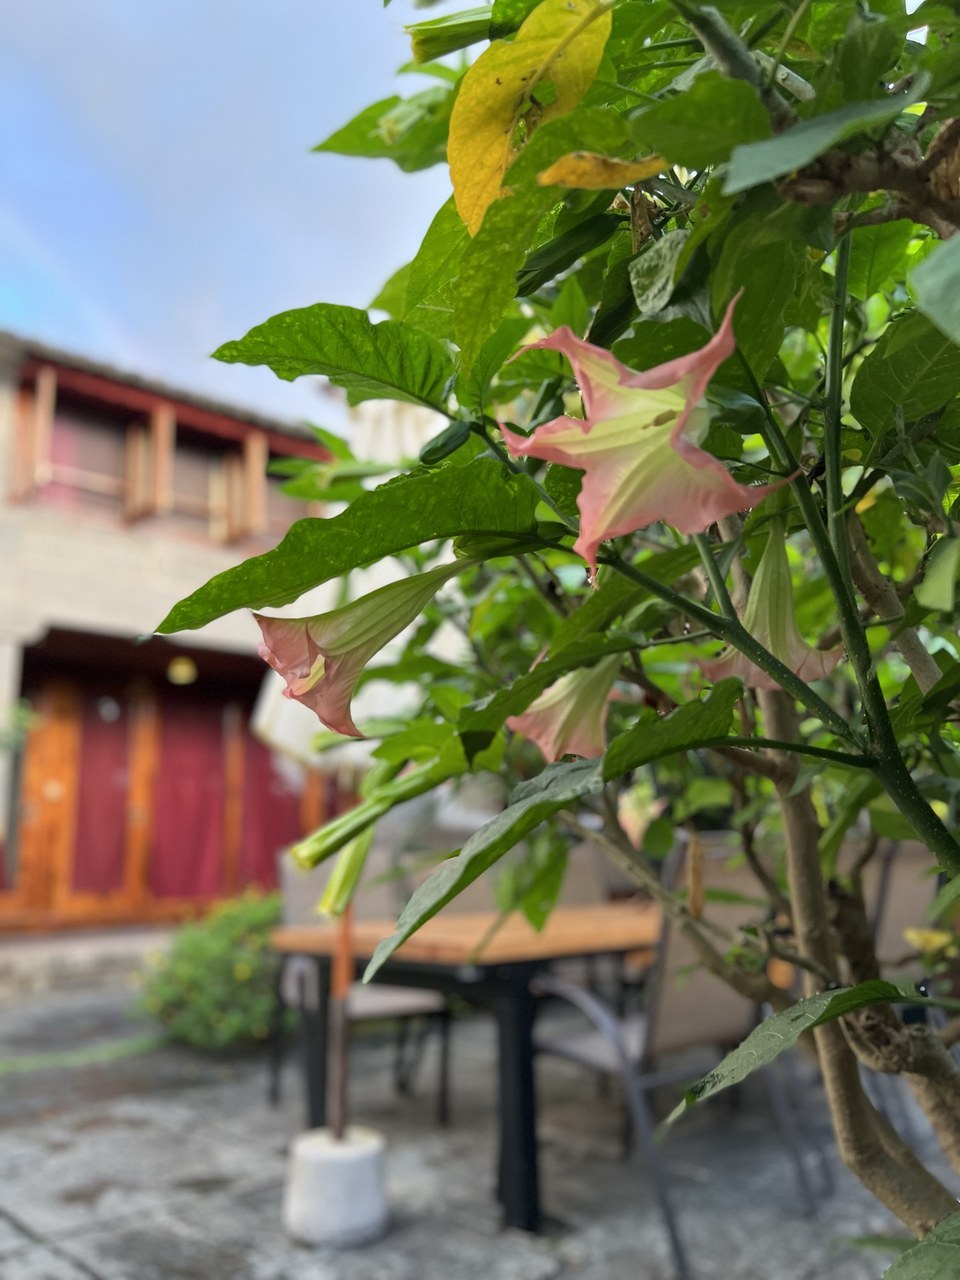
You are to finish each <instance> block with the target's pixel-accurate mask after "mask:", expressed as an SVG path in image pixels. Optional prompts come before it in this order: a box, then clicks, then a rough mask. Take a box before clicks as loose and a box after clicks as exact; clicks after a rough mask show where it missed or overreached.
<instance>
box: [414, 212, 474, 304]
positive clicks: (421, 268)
mask: <svg viewBox="0 0 960 1280" xmlns="http://www.w3.org/2000/svg"><path fill="white" fill-rule="evenodd" d="M469 243H470V233H469V232H468V231H467V228H466V227H465V226H464V225H463V221H462V220H461V218H460V215H459V213H457V207H456V205H455V204H454V203H453V196H451V197H450V199H449V200H447V201H446V203H445V204H442V205H441V206H440V208H439V210H438V211H437V213H436V215H435V217H434V219H433V221H432V222H431V223H430V226H429V227H428V228H427V234H426V235H425V236H424V237H423V243H422V244H421V245H420V248H419V249H418V250H417V254H416V257H415V258H414V259H413V261H412V262H411V263H410V264H409V268H408V271H407V278H406V299H405V310H404V313H403V314H404V315H406V314H407V313H408V312H409V311H412V310H413V309H414V308H415V307H419V306H421V305H422V304H423V303H425V302H426V301H427V299H428V298H430V297H432V296H433V295H435V294H437V293H438V292H439V291H440V290H441V289H442V288H443V286H444V285H446V284H449V283H450V282H451V281H452V280H455V279H456V278H457V276H458V275H459V274H460V259H461V258H462V257H463V251H464V249H465V248H466V247H467V245H468V244H469Z"/></svg>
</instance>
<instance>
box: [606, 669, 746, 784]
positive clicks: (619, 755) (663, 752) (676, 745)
mask: <svg viewBox="0 0 960 1280" xmlns="http://www.w3.org/2000/svg"><path fill="white" fill-rule="evenodd" d="M742 692H743V689H742V687H741V685H740V681H739V680H721V681H720V682H719V683H718V684H716V685H715V686H714V688H713V690H712V691H711V692H710V693H709V694H708V695H707V697H706V698H705V699H704V701H703V702H687V703H685V704H684V705H683V706H682V707H677V709H676V710H675V711H671V712H670V714H669V715H668V716H665V717H664V718H663V719H662V720H661V719H659V718H658V717H657V716H656V714H655V713H654V712H650V713H649V714H648V715H646V716H645V717H643V718H642V719H641V721H640V722H639V723H638V724H637V725H636V727H635V728H633V729H628V730H627V732H626V733H621V734H620V735H619V736H618V737H616V738H614V740H613V742H611V743H610V746H609V747H608V748H607V754H606V756H605V757H604V766H603V776H604V777H605V778H606V779H607V780H608V781H609V780H610V779H612V778H619V777H622V775H623V774H625V773H629V772H630V770H631V769H639V768H640V766H641V765H644V764H649V763H650V761H651V760H662V759H663V757H664V756H670V755H674V754H675V753H676V752H678V751H689V750H690V749H692V748H693V747H702V746H707V745H708V744H711V743H717V742H722V741H723V739H724V738H725V737H726V736H727V734H728V733H729V731H730V721H731V719H732V718H733V709H734V707H735V706H736V705H737V702H738V701H739V699H740V696H741V694H742Z"/></svg>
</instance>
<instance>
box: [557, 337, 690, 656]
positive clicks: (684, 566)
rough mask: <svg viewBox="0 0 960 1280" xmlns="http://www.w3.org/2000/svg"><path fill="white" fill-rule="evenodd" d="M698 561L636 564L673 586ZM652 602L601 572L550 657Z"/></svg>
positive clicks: (674, 553)
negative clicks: (631, 611)
mask: <svg viewBox="0 0 960 1280" xmlns="http://www.w3.org/2000/svg"><path fill="white" fill-rule="evenodd" d="M662 327H663V328H666V327H667V326H666V325H664V326H662ZM641 367H642V366H641ZM699 559H700V557H699V554H698V552H697V549H696V547H693V546H685V547H677V548H675V549H673V550H670V551H661V552H658V553H657V554H656V555H652V556H647V557H646V558H645V559H643V560H640V561H638V562H637V567H638V568H640V569H642V570H643V572H644V573H645V574H647V575H648V576H649V577H651V578H655V579H656V581H657V582H666V583H671V582H676V580H677V579H678V578H681V577H683V575H684V574H686V573H689V572H690V570H691V569H692V568H693V566H694V565H695V564H697V563H698V562H699ZM649 598H650V592H649V591H648V590H647V588H646V587H640V586H637V584H636V583H633V582H631V581H630V580H629V578H625V577H623V576H622V575H621V574H619V573H614V572H613V570H608V569H601V570H600V574H599V577H598V579H597V586H596V589H595V590H594V591H591V592H590V594H589V595H588V596H587V598H586V599H585V600H584V602H583V604H581V606H580V608H579V609H575V610H574V612H573V613H571V614H569V615H568V616H567V617H566V618H564V619H563V621H562V622H561V623H560V625H559V627H558V628H557V630H556V632H555V633H554V636H553V639H552V641H551V642H550V654H551V656H552V655H554V654H557V653H558V652H560V651H561V650H562V649H564V648H565V646H567V645H570V644H572V643H573V642H574V641H576V640H581V639H584V638H585V637H587V636H591V635H594V634H595V633H597V632H602V631H604V630H606V628H607V627H608V626H609V625H610V623H611V622H613V621H614V620H615V619H616V618H619V617H622V616H623V615H624V614H625V613H627V612H629V610H631V609H634V608H636V606H637V605H639V604H642V603H643V602H644V600H648V599H649Z"/></svg>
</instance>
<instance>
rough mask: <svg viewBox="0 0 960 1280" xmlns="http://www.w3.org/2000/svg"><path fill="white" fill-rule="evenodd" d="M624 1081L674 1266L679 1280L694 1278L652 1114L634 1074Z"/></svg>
mask: <svg viewBox="0 0 960 1280" xmlns="http://www.w3.org/2000/svg"><path fill="white" fill-rule="evenodd" d="M624 1083H625V1085H626V1086H627V1105H628V1106H629V1109H630V1116H631V1119H632V1121H633V1127H634V1132H635V1134H636V1138H637V1141H638V1142H639V1145H640V1148H641V1150H642V1152H643V1156H644V1158H645V1159H646V1161H647V1163H648V1164H649V1166H650V1172H651V1173H652V1174H653V1189H654V1193H655V1194H656V1197H657V1202H658V1204H659V1206H660V1212H661V1214H662V1215H663V1221H664V1225H665V1226H666V1228H667V1235H668V1236H669V1237H670V1247H671V1249H672V1251H673V1260H674V1262H675V1263H676V1267H677V1276H678V1280H693V1273H692V1272H691V1270H690V1266H689V1263H688V1262H687V1255H686V1252H685V1250H684V1247H683V1242H682V1241H681V1239H680V1230H679V1227H678V1226H677V1219H676V1215H675V1214H674V1211H673V1204H672V1202H671V1200H670V1188H669V1183H668V1181H667V1171H666V1169H665V1168H664V1166H663V1162H662V1161H661V1159H660V1153H659V1151H658V1150H657V1144H656V1142H655V1141H654V1137H653V1117H652V1116H651V1114H650V1108H649V1107H648V1106H647V1102H646V1099H645V1098H644V1096H643V1091H642V1090H641V1089H640V1087H639V1085H638V1084H637V1082H636V1080H635V1079H634V1078H633V1077H631V1078H630V1079H629V1080H627V1079H625V1080H624Z"/></svg>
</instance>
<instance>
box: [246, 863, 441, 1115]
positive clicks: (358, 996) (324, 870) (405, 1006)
mask: <svg viewBox="0 0 960 1280" xmlns="http://www.w3.org/2000/svg"><path fill="white" fill-rule="evenodd" d="M279 872H280V875H279V880H280V888H281V894H282V899H283V923H284V924H315V923H316V920H317V917H316V903H317V902H318V901H319V899H320V897H321V895H322V893H323V889H324V886H325V884H326V881H327V877H328V876H329V873H330V865H329V864H321V866H319V867H317V868H315V869H314V870H312V871H302V870H301V869H300V868H298V867H296V866H295V865H294V864H293V861H292V859H291V858H290V857H289V855H288V854H285V853H281V855H280V858H279ZM397 910H398V903H397V894H396V884H395V877H394V875H393V867H392V859H391V857H390V855H389V853H388V852H387V851H385V850H384V849H383V847H382V846H380V847H378V846H374V848H373V849H372V850H371V852H370V856H369V858H368V861H367V868H366V875H365V877H364V883H363V884H362V885H361V886H360V888H359V890H358V891H357V893H356V895H355V897H354V913H355V918H357V919H367V920H370V919H380V918H388V917H391V916H395V915H396V914H397ZM276 993H277V995H276V1003H275V1006H274V1018H273V1026H272V1029H271V1035H270V1042H271V1054H270V1075H269V1082H268V1098H269V1101H270V1103H271V1105H274V1106H276V1105H277V1104H278V1102H279V1100H280V1080H281V1071H282V1065H283V1049H284V1036H283V1022H284V1013H285V1011H286V1010H287V1009H290V1008H294V1009H297V1010H299V1011H300V1012H301V1014H303V1012H305V1011H306V1010H310V1009H315V1008H316V1007H317V1003H318V988H317V970H316V966H315V964H314V963H313V962H312V961H311V960H308V959H306V958H305V957H301V956H287V957H285V958H284V961H283V963H282V965H281V967H280V970H279V972H278V975H277V986H276ZM347 1017H348V1020H349V1022H350V1024H351V1025H354V1024H359V1023H364V1022H366V1023H372V1022H392V1023H395V1024H396V1040H395V1052H394V1063H393V1081H394V1087H395V1088H396V1090H397V1092H398V1093H400V1094H409V1093H410V1092H411V1091H412V1088H413V1084H414V1080H415V1077H416V1074H417V1071H418V1068H419V1065H420V1061H421V1058H422V1052H423V1049H424V1046H425V1044H426V1040H427V1035H428V1033H429V1032H430V1031H431V1030H435V1031H436V1032H437V1035H438V1039H439V1069H438V1088H437V1122H438V1123H439V1124H440V1125H441V1126H446V1125H447V1124H448V1123H449V1119H450V1025H451V1021H452V1012H451V1009H450V1005H449V1002H448V1001H447V998H446V997H445V996H444V995H442V994H441V993H440V992H438V991H430V990H426V989H424V988H421V987H402V986H394V985H392V984H389V983H376V982H372V983H366V984H365V983H362V982H355V983H354V984H353V985H352V987H351V988H350V992H349V995H348V998H347ZM301 1021H302V1022H304V1021H305V1020H304V1019H301Z"/></svg>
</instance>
